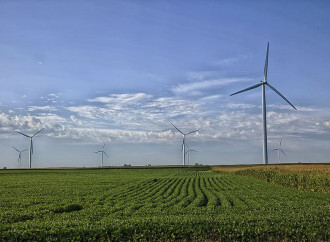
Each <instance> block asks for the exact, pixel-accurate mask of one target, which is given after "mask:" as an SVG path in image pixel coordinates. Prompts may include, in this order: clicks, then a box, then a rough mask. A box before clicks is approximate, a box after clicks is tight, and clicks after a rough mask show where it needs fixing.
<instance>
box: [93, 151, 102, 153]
mask: <svg viewBox="0 0 330 242" xmlns="http://www.w3.org/2000/svg"><path fill="white" fill-rule="evenodd" d="M100 152H102V151H101V150H99V151H95V152H94V153H100Z"/></svg>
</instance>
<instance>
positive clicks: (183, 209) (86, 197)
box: [0, 168, 330, 241]
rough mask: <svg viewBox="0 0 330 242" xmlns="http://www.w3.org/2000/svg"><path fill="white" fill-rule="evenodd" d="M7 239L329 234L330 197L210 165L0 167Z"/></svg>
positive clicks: (1, 219)
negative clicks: (46, 168)
mask: <svg viewBox="0 0 330 242" xmlns="http://www.w3.org/2000/svg"><path fill="white" fill-rule="evenodd" d="M0 184H1V187H0V194H2V195H1V196H0V204H1V206H0V238H1V239H3V240H4V241H7V240H15V241H22V240H24V241H26V240H30V241H69V240H70V241H72V240H73V241H81V240H92V241H105V240H106V241H108V240H111V241H131V240H151V241H154V240H195V241H196V240H198V241H199V240H201V241H202V240H225V241H233V240H275V241H278V240H323V241H327V240H329V231H328V229H327V226H328V223H329V217H330V214H329V213H330V212H329V209H328V206H329V204H330V198H329V196H327V194H325V193H306V192H302V191H298V190H291V189H287V188H284V187H281V186H276V185H272V184H269V183H265V182H263V181H260V180H256V179H254V178H250V177H245V176H238V175H235V174H231V173H215V172H210V171H209V170H207V169H205V168H202V169H200V168H169V169H152V168H148V169H104V170H101V169H100V170H88V169H85V170H72V171H66V170H63V171H59V170H58V171H56V170H55V171H53V172H52V171H41V170H39V171H1V173H0Z"/></svg>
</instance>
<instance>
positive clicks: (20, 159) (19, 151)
mask: <svg viewBox="0 0 330 242" xmlns="http://www.w3.org/2000/svg"><path fill="white" fill-rule="evenodd" d="M12 147H13V149H14V150H16V151H17V152H18V164H19V168H21V164H22V152H24V151H27V150H28V149H25V150H18V149H16V148H15V147H14V146H12Z"/></svg>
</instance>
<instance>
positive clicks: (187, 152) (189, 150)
mask: <svg viewBox="0 0 330 242" xmlns="http://www.w3.org/2000/svg"><path fill="white" fill-rule="evenodd" d="M190 152H197V150H191V149H189V147H188V149H187V151H186V155H187V157H188V159H187V160H188V165H189V162H190V155H189V153H190Z"/></svg>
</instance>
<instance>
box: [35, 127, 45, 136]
mask: <svg viewBox="0 0 330 242" xmlns="http://www.w3.org/2000/svg"><path fill="white" fill-rule="evenodd" d="M44 129H45V128H43V129H40V130H39V131H38V132H37V133H35V134H34V135H32V137H34V136H36V135H37V134H39V133H40V132H41V131H43V130H44Z"/></svg>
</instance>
